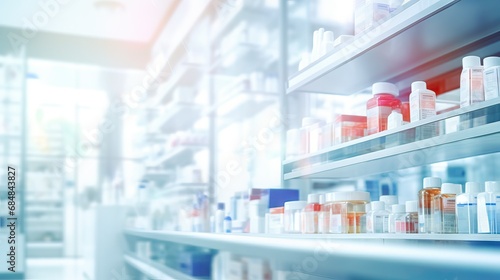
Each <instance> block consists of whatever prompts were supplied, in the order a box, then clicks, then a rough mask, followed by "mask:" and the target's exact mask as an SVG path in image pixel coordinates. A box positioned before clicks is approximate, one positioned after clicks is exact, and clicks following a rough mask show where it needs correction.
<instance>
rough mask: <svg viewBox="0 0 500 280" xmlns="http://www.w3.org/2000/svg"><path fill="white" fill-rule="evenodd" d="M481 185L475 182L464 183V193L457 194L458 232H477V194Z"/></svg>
mask: <svg viewBox="0 0 500 280" xmlns="http://www.w3.org/2000/svg"><path fill="white" fill-rule="evenodd" d="M480 192H481V185H480V184H479V183H476V182H467V183H465V193H463V194H461V195H459V196H457V231H458V233H477V195H478V193H480Z"/></svg>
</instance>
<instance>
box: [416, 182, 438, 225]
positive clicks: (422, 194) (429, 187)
mask: <svg viewBox="0 0 500 280" xmlns="http://www.w3.org/2000/svg"><path fill="white" fill-rule="evenodd" d="M440 193H441V179H439V178H436V177H426V178H424V188H423V189H422V190H420V191H419V192H418V232H419V233H431V232H432V218H433V215H432V214H433V213H432V205H433V204H434V197H435V196H436V195H439V194H440Z"/></svg>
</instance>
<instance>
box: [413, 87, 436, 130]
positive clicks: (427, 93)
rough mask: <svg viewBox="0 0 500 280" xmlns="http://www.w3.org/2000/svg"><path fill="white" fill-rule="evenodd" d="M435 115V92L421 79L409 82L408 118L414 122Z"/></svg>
mask: <svg viewBox="0 0 500 280" xmlns="http://www.w3.org/2000/svg"><path fill="white" fill-rule="evenodd" d="M435 115H436V93H435V92H433V91H432V90H428V89H427V84H426V83H425V82H422V81H418V82H413V83H411V94H410V120H411V122H416V121H419V120H423V119H426V118H428V117H432V116H435Z"/></svg>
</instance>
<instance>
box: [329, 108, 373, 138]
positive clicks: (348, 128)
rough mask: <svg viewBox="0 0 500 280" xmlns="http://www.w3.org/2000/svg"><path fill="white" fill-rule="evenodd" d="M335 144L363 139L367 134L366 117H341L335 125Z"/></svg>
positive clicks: (336, 119)
mask: <svg viewBox="0 0 500 280" xmlns="http://www.w3.org/2000/svg"><path fill="white" fill-rule="evenodd" d="M333 131H334V132H333V136H334V141H333V142H334V144H340V143H345V142H348V141H351V140H354V139H358V138H361V137H363V136H365V134H366V117H363V116H354V115H339V116H337V117H336V118H335V122H334V123H333Z"/></svg>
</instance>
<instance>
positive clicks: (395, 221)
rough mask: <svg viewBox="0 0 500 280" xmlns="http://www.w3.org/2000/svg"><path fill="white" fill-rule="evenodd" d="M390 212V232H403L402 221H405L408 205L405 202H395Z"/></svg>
mask: <svg viewBox="0 0 500 280" xmlns="http://www.w3.org/2000/svg"><path fill="white" fill-rule="evenodd" d="M391 208H392V211H391V214H389V233H401V223H402V222H403V223H404V221H405V216H406V207H405V205H403V204H393V205H392V207H391Z"/></svg>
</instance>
